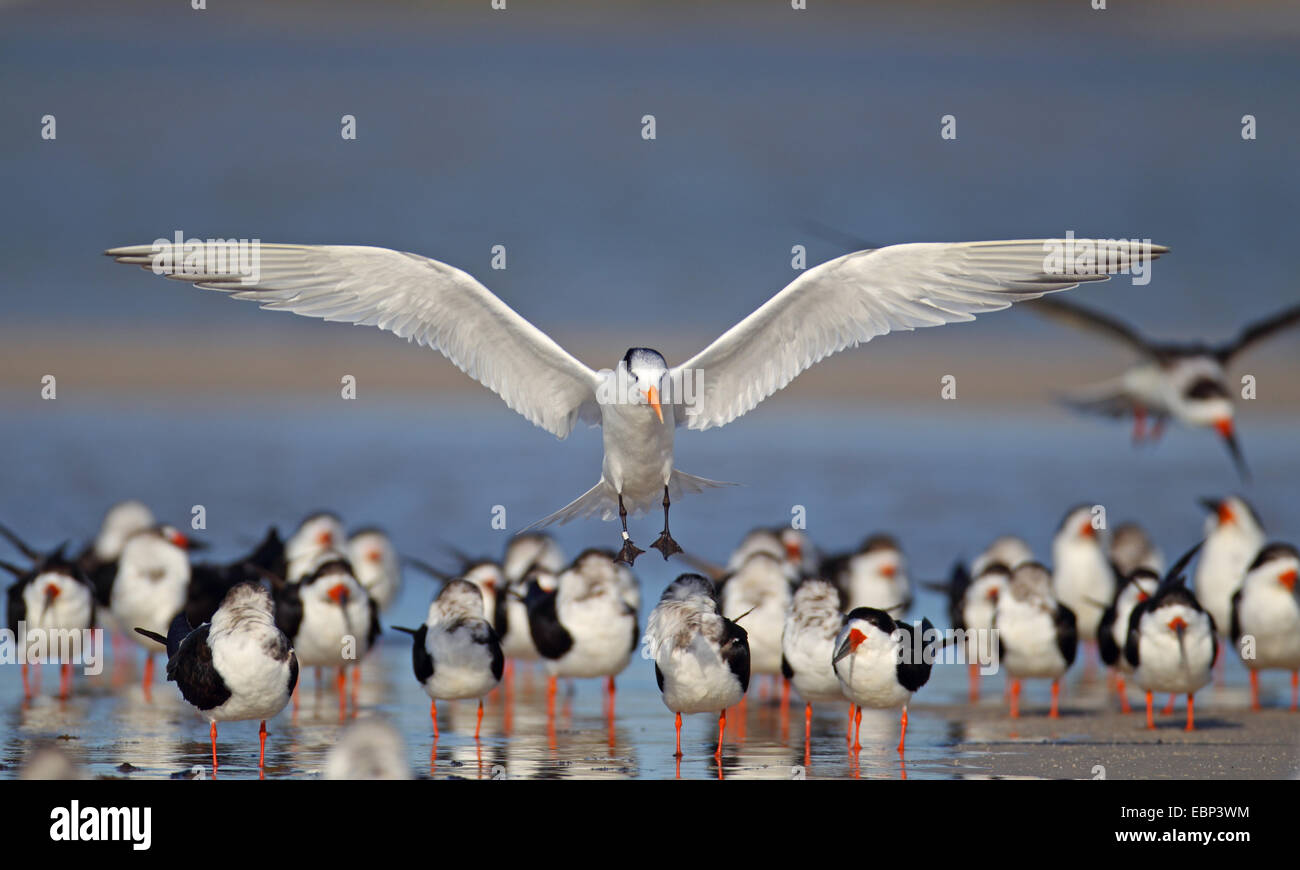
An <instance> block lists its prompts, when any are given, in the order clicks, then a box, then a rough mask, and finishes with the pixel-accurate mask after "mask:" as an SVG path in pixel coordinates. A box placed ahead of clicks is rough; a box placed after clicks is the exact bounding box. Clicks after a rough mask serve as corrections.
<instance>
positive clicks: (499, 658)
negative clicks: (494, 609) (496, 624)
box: [471, 620, 506, 680]
mask: <svg viewBox="0 0 1300 870" xmlns="http://www.w3.org/2000/svg"><path fill="white" fill-rule="evenodd" d="M471 636H472V637H473V638H474V642H475V643H481V644H483V645H484V646H486V647H487V648H488V652H489V653H491V655H492V676H493V677H495V678H496V679H497V680H500V679H501V675H502V674H503V673H505V668H506V659H505V656H504V655H503V654H502V652H501V638H500V637H498V636H497V633H496V630H495V629H493V628H492V626H490V625H488V623H487V621H486V620H485V621H483V622H479V623H476V624H475V626H474V628H473V634H472V635H471Z"/></svg>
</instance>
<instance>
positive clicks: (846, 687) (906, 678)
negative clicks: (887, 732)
mask: <svg viewBox="0 0 1300 870" xmlns="http://www.w3.org/2000/svg"><path fill="white" fill-rule="evenodd" d="M914 631H915V628H914V627H913V626H911V625H908V624H907V623H905V622H895V621H894V618H893V617H892V616H890V615H889V614H888V613H886V612H885V611H883V610H877V609H876V608H874V607H857V608H854V609H853V610H850V611H849V613H848V615H847V616H845V617H844V623H843V625H841V626H840V630H839V633H838V634H837V635H835V655H834V657H833V658H832V659H831V662H832V664H833V665H834V667H835V675H836V676H837V677H838V678H839V681H840V688H841V690H842V691H843V692H844V697H846V698H848V699H849V701H850V702H852V704H853V707H854V715H853V722H854V739H853V750H854V751H855V752H856V751H858V750H860V749H861V748H862V741H861V740H860V739H859V738H860V735H861V728H862V708H863V707H869V708H871V709H873V710H897V709H898V708H900V707H901V708H902V710H903V715H902V720H901V723H900V732H899V735H898V754H899V755H900V756H901V755H902V754H903V748H904V745H905V743H906V741H907V704H908V702H909V701H911V700H912V695H913V694H914V693H915V692H916V691H917V690H918V689H920V688H921V687H922V686H924V685H925V684H926V683H927V682H928V681H929V679H930V668H931V667H932V665H933V642H932V641H926V638H927V637H932V636H933V634H934V626H933V625H931V624H930V620H928V619H923V620H922V621H921V637H920V638H916V637H913V632H914ZM918 653H920V655H919V658H920V659H921V660H920V661H919V662H918V661H916V659H917V658H918V655H917V654H918Z"/></svg>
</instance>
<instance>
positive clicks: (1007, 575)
mask: <svg viewBox="0 0 1300 870" xmlns="http://www.w3.org/2000/svg"><path fill="white" fill-rule="evenodd" d="M1008 540H1010V539H1008ZM1015 540H1019V539H1015ZM998 549H999V552H1001V551H1002V549H1003V548H998ZM1025 552H1028V550H1027V548H1026V551H1025ZM1006 554H1007V555H1009V556H1013V557H1015V556H1017V555H1019V551H1015V550H1013V549H1011V548H1006ZM972 564H973V565H978V566H979V571H978V572H977V573H976V574H975V576H973V577H972V576H971V574H970V573H969V572H967V570H966V566H965V565H962V564H961V563H960V562H959V563H957V564H956V565H954V566H953V570H952V575H951V577H950V579H949V581H948V583H946V584H944V585H943V586H931V588H935V589H937V590H939V591H944V592H946V593H947V594H948V619H949V621H950V622H951V623H952V627H953V628H954V629H956V630H957V631H960V632H961V633H962V637H963V638H964V642H963V646H964V650H965V657H966V663H967V670H968V673H969V680H970V688H969V690H968V697H969V699H970V702H971V703H972V704H974V703H976V702H978V701H979V697H980V663H981V661H984V660H990V659H991V657H992V654H993V650H992V644H993V643H994V642H995V637H996V636H995V635H994V634H993V615H994V613H996V611H997V607H998V597H999V596H1000V595H1001V594H1002V593H1003V592H1005V591H1006V588H1007V584H1008V583H1010V582H1011V569H1010V568H1008V567H1007V566H1006V565H1005V564H1003V563H1002V562H997V561H990V560H989V558H988V557H987V554H985V555H981V557H980V558H979V559H977V560H976V561H975V562H973V563H972ZM1018 564H1023V562H1021V563H1018ZM926 585H928V586H930V584H926Z"/></svg>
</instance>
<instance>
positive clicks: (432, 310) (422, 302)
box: [105, 242, 600, 438]
mask: <svg viewBox="0 0 1300 870" xmlns="http://www.w3.org/2000/svg"><path fill="white" fill-rule="evenodd" d="M227 250H228V249H227V246H226V245H225V244H224V243H221V242H216V243H197V244H186V245H183V246H178V245H159V246H157V247H155V246H153V245H136V246H133V247H127V248H114V249H112V250H110V251H106V252H105V253H107V254H108V255H109V256H110V257H113V258H115V259H116V260H117V261H118V262H119V263H129V264H133V265H137V266H142V267H143V268H145V269H146V270H152V271H155V272H157V273H158V274H163V275H166V277H168V278H174V279H176V280H180V281H189V282H191V283H192V284H194V285H196V286H198V287H203V288H205V289H210V290H220V291H222V292H225V293H229V294H231V295H232V296H233V297H234V298H236V299H250V300H252V301H254V302H259V303H261V305H262V307H263V308H268V309H275V310H282V311H292V312H293V313H295V314H301V315H304V316H307V317H320V318H323V319H325V320H335V321H342V322H345V323H353V324H357V325H359V326H377V327H379V328H380V329H384V330H387V331H389V332H391V333H393V334H394V335H397V336H399V337H401V338H405V339H406V340H408V341H414V342H416V343H417V344H422V345H427V346H428V347H431V348H433V349H435V350H437V351H439V352H440V353H442V355H443V356H445V357H447V359H449V360H451V361H452V362H453V363H455V364H456V366H457V368H459V369H460V370H461V371H463V372H465V374H467V375H469V376H470V377H472V378H474V379H475V380H477V381H478V382H479V383H481V384H483V385H484V386H485V387H487V388H488V389H490V390H492V392H494V393H496V394H497V395H498V396H500V397H501V398H502V399H503V400H505V403H506V405H508V406H509V407H510V408H512V409H513V410H515V411H518V412H519V413H520V414H522V415H523V416H524V417H526V418H528V420H529V422H531V423H534V424H535V425H538V426H541V427H542V428H543V429H545V430H546V431H548V432H550V433H552V434H554V435H556V436H557V437H559V438H564V437H566V436H567V435H568V434H569V433H570V432H571V431H573V427H574V424H575V423H576V421H577V420H579V419H582V420H584V421H586V422H592V423H598V422H599V421H600V417H599V410H598V408H597V406H596V395H595V390H596V387H597V385H598V383H599V376H598V375H597V373H596V372H594V371H593V370H592V369H590V368H588V367H587V366H585V365H583V364H582V363H581V362H579V361H578V360H577V359H575V358H574V357H573V356H572V355H570V354H569V353H568V352H567V351H565V350H564V348H562V347H560V346H559V345H558V344H557V343H556V342H555V341H554V340H553V339H551V338H550V337H549V336H548V335H546V333H544V332H542V331H541V330H540V329H538V328H537V327H535V326H533V325H532V324H531V323H529V322H528V321H527V320H525V319H524V318H522V317H520V316H519V315H518V314H517V313H515V312H514V311H513V310H512V309H511V308H510V306H508V305H506V304H505V303H504V302H502V301H501V300H500V299H498V298H497V297H496V296H494V295H492V293H491V291H489V290H488V289H487V288H486V287H484V286H483V285H482V284H480V283H479V282H478V281H476V280H475V279H474V278H473V277H472V276H470V275H469V274H468V273H466V272H463V271H461V270H460V269H457V268H455V267H453V266H449V265H447V264H446V263H440V262H438V261H436V260H430V259H427V258H425V257H420V256H417V255H415V254H406V253H401V252H399V251H393V250H389V249H387V248H373V247H358V246H343V245H262V244H259V245H258V246H257V247H256V248H255V249H254V252H255V256H256V259H255V260H252V259H251V257H247V256H246V259H249V260H251V263H250V264H241V268H239V269H236V268H234V263H233V262H231V263H229V264H227ZM231 259H232V260H233V258H231ZM155 264H159V265H158V266H155ZM191 264H192V265H191ZM212 264H221V265H229V266H231V268H218V269H211V268H209V266H211V265H212ZM248 265H252V266H253V267H255V268H254V269H252V270H250V269H248V268H246V267H247V266H248ZM249 271H252V272H253V275H245V274H240V272H245V273H247V272H249ZM254 276H255V280H254ZM246 280H247V281H248V283H245V281H246Z"/></svg>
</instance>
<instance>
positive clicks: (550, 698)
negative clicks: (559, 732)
mask: <svg viewBox="0 0 1300 870" xmlns="http://www.w3.org/2000/svg"><path fill="white" fill-rule="evenodd" d="M558 683H559V681H558V679H557V678H556V677H551V678H550V679H549V680H547V681H546V721H548V722H553V721H555V693H556V692H557V691H559V686H558Z"/></svg>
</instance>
